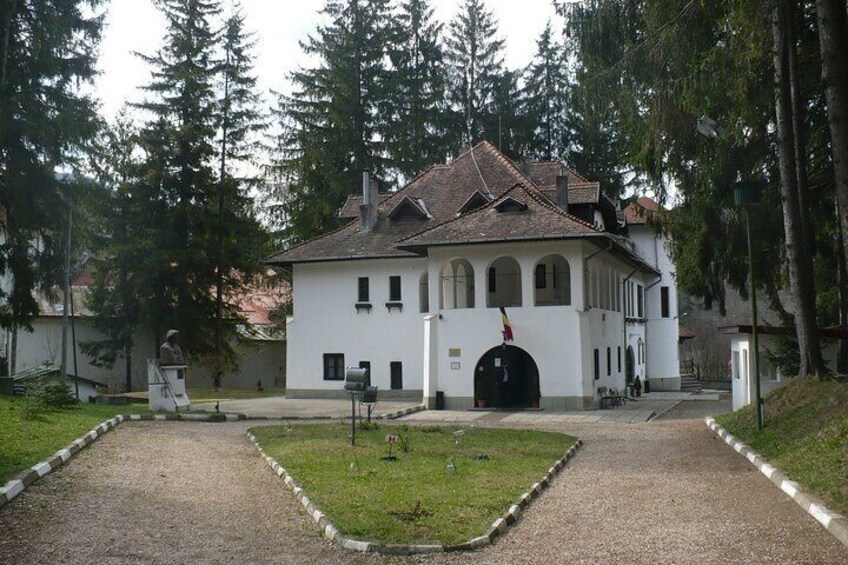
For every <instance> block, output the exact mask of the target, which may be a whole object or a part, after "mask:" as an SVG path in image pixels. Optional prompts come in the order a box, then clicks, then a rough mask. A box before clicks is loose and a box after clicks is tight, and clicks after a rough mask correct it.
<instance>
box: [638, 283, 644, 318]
mask: <svg viewBox="0 0 848 565" xmlns="http://www.w3.org/2000/svg"><path fill="white" fill-rule="evenodd" d="M636 308H637V312H636V315H637V316H638V317H639V318H644V317H645V289H643V288H642V285H641V284H640V285H636Z"/></svg>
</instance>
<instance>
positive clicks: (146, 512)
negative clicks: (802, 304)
mask: <svg viewBox="0 0 848 565" xmlns="http://www.w3.org/2000/svg"><path fill="white" fill-rule="evenodd" d="M721 402H722V401H721V400H717V401H709V400H704V401H700V402H698V401H681V402H680V404H676V403H675V404H673V405H672V407H671V408H670V409H669V410H667V411H666V412H665V413H663V414H662V415H660V416H659V417H655V418H654V419H653V420H652V421H651V422H648V423H633V424H630V423H627V424H624V423H616V422H605V421H590V420H591V419H590V418H587V419H585V420H583V421H580V420H578V419H576V418H575V417H572V415H569V414H563V415H558V416H557V415H550V414H544V413H533V414H515V415H513V414H509V413H499V412H481V413H477V412H469V413H457V414H466V418H467V420H465V421H468V422H471V421H474V422H477V423H478V425H480V426H488V425H492V426H510V427H533V428H542V429H548V430H557V431H563V432H568V433H571V434H575V435H577V436H579V437H581V438H583V440H584V441H585V445H584V447H583V448H581V450H580V451H579V452H578V454H577V456H576V457H575V458H574V459H573V460H572V461H571V462H570V463H569V465H568V467H567V468H566V469H565V471H564V472H563V473H562V474H561V475H560V476H559V477H558V478H557V479H556V480H555V481H554V483H553V484H552V486H551V488H550V489H548V490H547V491H545V493H544V494H543V495H542V496H541V497H540V498H539V499H537V500H536V501H534V502H533V504H531V505H530V506H529V507H528V509H527V511H526V512H525V514H524V515H523V516H522V518H521V520H520V521H519V523H518V524H517V525H516V526H515V527H513V528H512V529H510V530H509V532H508V533H507V534H506V535H505V536H503V537H502V538H499V539H498V541H497V542H496V543H495V544H494V545H493V546H491V547H488V548H486V549H484V550H482V551H479V552H475V553H462V554H451V555H435V556H422V557H415V558H397V557H393V558H383V557H380V556H374V555H361V554H355V553H350V552H347V551H345V550H341V549H338V548H336V547H334V546H332V545H331V544H329V543H327V542H326V541H324V540H323V539H321V538H320V537H319V536H318V534H317V530H316V529H315V527H314V525H313V524H312V522H311V520H310V519H309V518H307V516H306V514H305V513H304V512H303V511H302V510H301V509H300V507H299V505H298V504H297V503H295V501H294V498H293V497H292V496H291V494H290V493H289V492H288V491H287V490H286V489H285V488H283V486H282V484H280V480H279V479H278V478H277V477H276V476H275V475H274V474H273V473H272V472H271V471H270V469H268V468H267V466H266V464H265V462H264V461H262V460H261V459H260V458H259V457H258V455H257V454H256V451H255V450H254V448H253V447H252V445H251V444H250V443H249V442H248V441H247V439H246V438H245V437H244V432H245V430H246V429H247V428H249V427H251V426H255V425H263V424H262V423H261V422H237V423H228V424H207V423H180V422H132V423H128V424H124V425H122V426H120V427H119V428H118V429H116V430H115V431H113V432H110V433H108V434H106V435H105V436H104V437H103V438H102V439H101V440H99V441H98V442H97V443H95V444H94V445H93V446H91V447H90V448H88V449H86V450H85V451H84V452H83V453H81V454H80V455H79V456H78V457H77V458H75V459H74V460H72V461H71V462H70V463H69V464H68V465H67V466H66V467H64V468H62V469H60V470H59V471H57V472H56V473H54V474H52V475H49V476H48V477H46V478H45V479H44V480H42V481H40V482H39V483H36V485H34V486H33V487H31V488H30V489H29V490H27V491H26V492H25V493H24V494H22V495H21V496H20V497H18V498H17V499H16V500H15V501H14V502H12V503H11V504H9V505H8V506H6V507H4V508H3V509H0V563H16V564H17V563H21V564H29V563H46V562H50V563H105V564H112V563H115V564H118V563H121V564H122V563H296V564H298V565H302V564H311V563H316V564H318V563H322V564H323V563H329V564H332V563H361V564H370V563H433V564H436V563H457V564H458V563H470V562H473V563H484V564H512V563H527V564H530V563H533V564H538V563H542V564H547V563H551V564H555V563H556V564H558V563H646V564H647V563H652V564H653V563H846V562H848V549H846V548H845V547H844V546H842V545H840V544H839V543H838V542H837V541H836V540H835V539H834V538H833V537H832V536H831V535H830V534H828V533H827V532H826V531H825V530H824V529H823V528H821V526H819V525H818V524H817V523H816V522H815V521H814V520H813V519H812V518H810V517H809V516H808V515H807V514H806V513H804V512H803V511H802V510H801V509H800V508H799V507H798V506H797V505H796V504H795V503H794V502H793V501H791V500H790V499H789V498H788V497H786V496H785V495H783V494H782V493H781V492H780V491H779V490H778V489H777V488H776V487H775V486H774V485H773V484H772V483H771V482H769V481H768V480H767V479H766V478H765V477H763V476H762V475H761V474H760V473H758V472H757V471H756V470H754V468H753V467H752V466H751V465H750V464H748V462H747V461H745V460H744V459H742V458H741V457H739V456H738V455H736V454H735V453H734V452H733V451H731V450H730V449H728V448H727V446H726V445H724V443H723V442H721V441H717V440H716V439H714V438H713V436H712V434H711V433H710V432H709V430H708V429H707V428H706V426H705V425H704V424H703V422H702V421H701V420H700V416H701V415H702V414H701V413H697V414H696V412H703V411H704V410H708V409H712V406H711V404H712V403H718V405H719V406H721V405H722V404H721ZM725 403H726V400H725ZM611 412H613V413H615V412H617V411H616V410H614V411H611ZM446 414H447V413H440V412H424V413H419V414H415V415H413V416H412V417H410V418H409V421H410V423H416V422H425V421H433V419H439V418H443V417H444V416H445V415H446ZM428 416H429V417H430V418H431V419H429V420H428ZM696 416H697V419H692V418H694V417H696ZM525 417H526V418H525ZM523 418H524V419H523ZM534 418H535V419H534ZM439 421H444V420H439Z"/></svg>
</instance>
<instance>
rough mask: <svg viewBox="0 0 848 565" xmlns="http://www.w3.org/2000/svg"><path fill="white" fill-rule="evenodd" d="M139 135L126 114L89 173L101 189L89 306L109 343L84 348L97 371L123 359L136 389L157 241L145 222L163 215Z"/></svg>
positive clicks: (129, 385) (95, 202)
mask: <svg viewBox="0 0 848 565" xmlns="http://www.w3.org/2000/svg"><path fill="white" fill-rule="evenodd" d="M137 135H138V132H137V130H136V128H135V127H134V126H133V125H132V123H131V121H130V120H129V119H128V118H127V117H126V114H121V115H120V116H119V117H118V119H117V120H116V122H115V124H114V125H112V126H111V127H107V128H104V130H103V131H102V132H101V135H100V137H99V139H98V140H96V143H95V144H94V151H92V156H91V163H90V167H89V168H90V170H91V171H92V173H93V174H94V179H95V181H96V182H97V184H98V185H99V187H100V190H98V191H97V194H96V197H95V198H93V199H92V206H93V208H94V210H93V211H94V214H93V215H94V221H92V224H93V227H94V230H92V231H93V232H94V233H95V235H94V237H93V238H92V240H91V246H92V247H91V249H93V250H96V252H97V255H98V257H99V259H98V260H95V261H92V263H93V265H94V267H93V273H94V280H93V283H92V285H91V286H90V288H89V294H88V298H87V305H88V306H89V308H91V310H92V311H93V312H94V314H95V315H94V317H93V324H94V326H95V327H96V328H97V329H98V330H100V331H101V332H103V333H104V334H105V335H106V339H102V340H88V341H83V342H82V343H81V344H80V348H81V349H82V351H83V353H85V354H86V355H88V356H89V357H90V358H91V363H92V364H93V365H95V366H97V367H106V368H112V367H114V366H115V364H116V363H117V362H118V360H119V358H120V357H122V356H123V359H124V383H125V384H124V387H125V390H126V391H127V392H129V391H131V390H132V389H133V382H132V364H133V348H134V346H135V343H136V334H137V332H138V331H139V330H140V329H141V328H142V327H143V324H144V322H147V321H149V319H148V318H147V317H146V316H145V315H144V312H146V311H148V310H147V308H145V307H143V306H142V305H143V304H144V303H145V302H146V299H149V298H151V297H152V295H153V289H152V288H151V287H150V282H152V281H151V277H150V275H151V274H152V271H151V270H149V269H148V266H149V257H150V256H151V254H154V253H155V252H156V248H155V245H156V240H155V237H154V234H153V233H152V231H153V229H152V226H151V225H150V223H149V221H147V217H148V215H149V214H152V215H158V214H157V212H162V209H161V205H160V206H158V208H159V209H158V210H157V209H155V208H153V209H152V208H151V205H153V204H155V203H156V201H155V200H154V199H153V197H152V196H153V193H154V191H155V188H154V187H152V186H151V185H150V184H149V183H146V182H145V181H144V176H143V171H144V170H149V169H146V168H142V166H141V163H140V162H139V160H138V159H137V157H136V156H135V155H134V153H135V152H136V151H137V150H138V149H140V147H139V145H138V139H137Z"/></svg>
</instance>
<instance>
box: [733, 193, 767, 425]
mask: <svg viewBox="0 0 848 565" xmlns="http://www.w3.org/2000/svg"><path fill="white" fill-rule="evenodd" d="M760 191H761V185H760V183H757V182H738V183H736V185H734V187H733V198H734V200H735V202H736V205H737V206H742V207H743V208H744V209H745V229H746V231H747V233H748V277H749V279H750V280H751V317H752V321H751V341H752V342H753V346H754V355H753V357H754V359H753V361H754V398H755V401H756V403H757V429H758V430H762V429H763V398H762V395H761V394H760V343H759V331H758V330H759V324H758V323H757V282H756V279H755V278H754V244H753V238H752V236H751V207H752V206H754V205H756V204H757V203H758V202H759V201H760Z"/></svg>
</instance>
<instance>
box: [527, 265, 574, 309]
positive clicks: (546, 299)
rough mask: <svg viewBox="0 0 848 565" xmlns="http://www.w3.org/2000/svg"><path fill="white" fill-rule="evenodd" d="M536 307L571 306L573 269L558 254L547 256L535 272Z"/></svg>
mask: <svg viewBox="0 0 848 565" xmlns="http://www.w3.org/2000/svg"><path fill="white" fill-rule="evenodd" d="M533 286H534V301H535V304H536V306H570V305H571V267H570V266H569V264H568V261H567V260H566V259H565V257H563V256H562V255H559V254H558V253H552V254H550V255H545V256H544V257H542V258H541V259H539V261H538V262H537V263H536V267H535V269H534V270H533Z"/></svg>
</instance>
